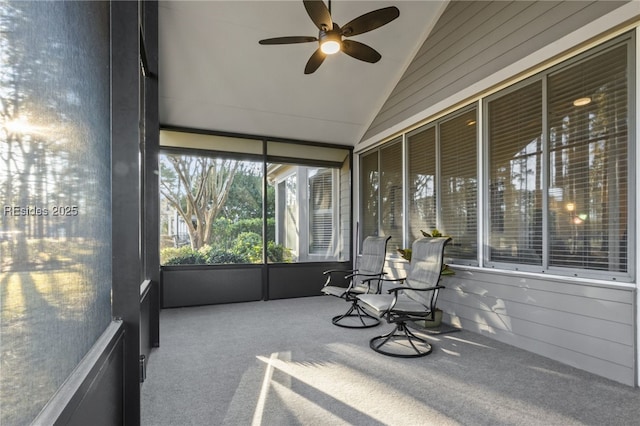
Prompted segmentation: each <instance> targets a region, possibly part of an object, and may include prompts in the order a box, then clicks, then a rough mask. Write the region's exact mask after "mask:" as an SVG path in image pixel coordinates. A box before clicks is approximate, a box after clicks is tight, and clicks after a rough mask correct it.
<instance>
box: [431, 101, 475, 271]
mask: <svg viewBox="0 0 640 426" xmlns="http://www.w3.org/2000/svg"><path fill="white" fill-rule="evenodd" d="M477 120H478V119H477V112H476V109H475V108H473V109H470V110H468V111H465V112H463V113H461V114H459V115H454V116H453V117H450V118H449V117H446V118H445V119H444V120H443V121H442V122H440V123H439V126H440V138H439V142H440V143H439V147H440V156H439V158H440V173H439V175H440V185H439V186H440V193H439V197H440V215H439V217H440V222H439V223H440V225H439V227H440V231H441V232H442V233H443V234H444V235H449V236H451V237H452V238H453V240H452V241H451V243H450V244H449V245H448V246H447V251H446V254H447V256H448V257H451V258H453V259H455V260H454V261H453V263H464V264H472V265H477V264H478V261H477V259H478V243H477V241H478V176H477V175H478V170H477V169H478V167H477V144H478V135H477V126H476V123H477ZM463 259H464V260H463Z"/></svg>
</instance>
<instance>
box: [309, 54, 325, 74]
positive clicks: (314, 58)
mask: <svg viewBox="0 0 640 426" xmlns="http://www.w3.org/2000/svg"><path fill="white" fill-rule="evenodd" d="M324 58H326V55H325V54H324V53H322V50H320V48H318V49H317V50H316V51H315V52H313V55H311V57H310V58H309V60H308V61H307V65H306V66H305V67H304V73H305V74H311V73H314V72H315V71H316V70H317V69H318V67H319V66H320V65H322V62H324Z"/></svg>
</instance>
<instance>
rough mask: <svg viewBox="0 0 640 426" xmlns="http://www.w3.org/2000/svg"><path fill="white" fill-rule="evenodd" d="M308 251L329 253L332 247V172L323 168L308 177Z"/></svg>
mask: <svg viewBox="0 0 640 426" xmlns="http://www.w3.org/2000/svg"><path fill="white" fill-rule="evenodd" d="M309 204H310V205H309V210H310V217H309V221H310V223H309V231H310V232H309V252H310V253H313V254H325V255H329V254H330V253H331V252H332V248H333V228H334V226H333V174H332V171H331V169H324V170H322V171H321V172H317V173H316V174H315V175H314V176H311V177H310V178H309Z"/></svg>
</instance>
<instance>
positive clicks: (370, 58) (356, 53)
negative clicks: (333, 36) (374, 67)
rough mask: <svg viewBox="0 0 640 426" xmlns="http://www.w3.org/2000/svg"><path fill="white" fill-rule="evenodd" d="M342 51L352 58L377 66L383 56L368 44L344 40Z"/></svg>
mask: <svg viewBox="0 0 640 426" xmlns="http://www.w3.org/2000/svg"><path fill="white" fill-rule="evenodd" d="M342 51H343V52H344V53H346V54H347V55H349V56H351V57H352V58H356V59H359V60H361V61H365V62H370V63H372V64H375V63H376V62H378V61H379V60H380V58H382V56H381V55H380V54H379V53H378V52H377V51H376V50H375V49H373V48H371V47H369V46H367V45H366V44H363V43H360V42H358V41H354V40H342Z"/></svg>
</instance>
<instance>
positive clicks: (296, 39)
mask: <svg viewBox="0 0 640 426" xmlns="http://www.w3.org/2000/svg"><path fill="white" fill-rule="evenodd" d="M311 41H318V39H317V38H315V37H305V36H291V37H275V38H267V39H264V40H260V41H259V42H258V43H260V44H293V43H309V42H311Z"/></svg>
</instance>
